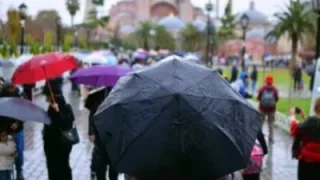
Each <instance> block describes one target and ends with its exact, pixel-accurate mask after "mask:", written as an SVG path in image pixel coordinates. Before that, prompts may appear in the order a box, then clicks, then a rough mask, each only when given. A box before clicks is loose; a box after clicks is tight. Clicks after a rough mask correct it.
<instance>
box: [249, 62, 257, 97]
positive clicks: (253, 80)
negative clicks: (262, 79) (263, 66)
mask: <svg viewBox="0 0 320 180" xmlns="http://www.w3.org/2000/svg"><path fill="white" fill-rule="evenodd" d="M250 78H251V88H252V94H255V93H256V90H257V80H258V70H257V66H256V65H253V67H252V72H251V74H250Z"/></svg>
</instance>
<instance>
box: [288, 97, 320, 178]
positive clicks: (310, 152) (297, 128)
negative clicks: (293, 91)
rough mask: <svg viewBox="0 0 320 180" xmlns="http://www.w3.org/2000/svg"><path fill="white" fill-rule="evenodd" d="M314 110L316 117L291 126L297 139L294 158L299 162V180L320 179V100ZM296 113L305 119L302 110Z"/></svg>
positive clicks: (292, 132) (294, 146) (294, 145)
mask: <svg viewBox="0 0 320 180" xmlns="http://www.w3.org/2000/svg"><path fill="white" fill-rule="evenodd" d="M313 109H314V115H312V116H309V117H307V118H305V120H303V121H302V122H300V123H299V124H296V123H292V125H291V135H292V136H293V137H295V141H294V143H293V148H292V150H293V157H294V158H295V159H297V160H298V161H299V163H298V180H318V179H320V173H319V172H318V170H319V169H320V98H318V99H317V100H316V102H315V105H314V107H313ZM296 112H297V113H299V114H300V115H301V117H304V113H303V111H302V110H301V109H300V111H299V112H298V111H296Z"/></svg>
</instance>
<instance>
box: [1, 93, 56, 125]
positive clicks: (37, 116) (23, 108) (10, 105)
mask: <svg viewBox="0 0 320 180" xmlns="http://www.w3.org/2000/svg"><path fill="white" fill-rule="evenodd" d="M0 116H1V117H5V118H4V119H6V118H9V119H14V120H19V121H24V122H39V123H44V124H50V122H51V121H50V118H49V117H48V114H47V112H46V111H44V110H43V109H41V108H40V107H38V106H36V105H34V104H33V103H32V102H31V101H29V100H25V99H22V98H16V97H3V98H0Z"/></svg>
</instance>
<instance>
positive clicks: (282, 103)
mask: <svg viewBox="0 0 320 180" xmlns="http://www.w3.org/2000/svg"><path fill="white" fill-rule="evenodd" d="M253 100H254V101H257V100H256V99H253ZM289 103H290V104H289ZM310 103H311V99H310V98H307V99H291V101H290V102H289V99H288V98H281V99H280V100H279V102H278V103H277V111H279V112H281V113H283V114H287V115H288V114H289V109H290V108H292V107H299V108H301V109H302V110H303V111H304V112H305V113H306V115H308V114H309V112H310Z"/></svg>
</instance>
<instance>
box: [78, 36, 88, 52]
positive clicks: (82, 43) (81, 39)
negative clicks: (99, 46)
mask: <svg viewBox="0 0 320 180" xmlns="http://www.w3.org/2000/svg"><path fill="white" fill-rule="evenodd" d="M79 45H80V48H81V49H88V47H89V46H88V42H87V38H86V37H85V36H80V37H79Z"/></svg>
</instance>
